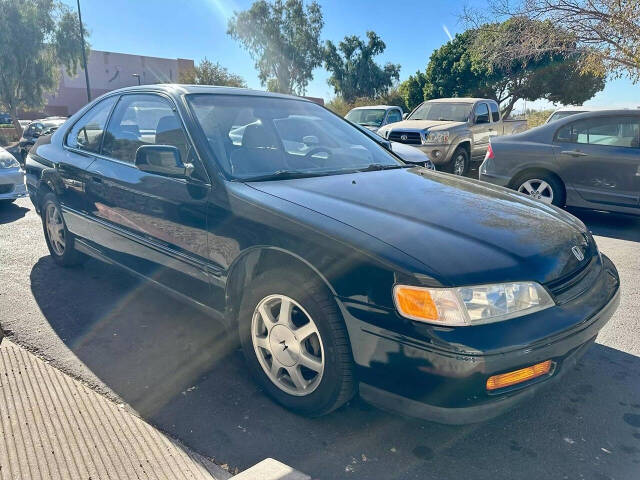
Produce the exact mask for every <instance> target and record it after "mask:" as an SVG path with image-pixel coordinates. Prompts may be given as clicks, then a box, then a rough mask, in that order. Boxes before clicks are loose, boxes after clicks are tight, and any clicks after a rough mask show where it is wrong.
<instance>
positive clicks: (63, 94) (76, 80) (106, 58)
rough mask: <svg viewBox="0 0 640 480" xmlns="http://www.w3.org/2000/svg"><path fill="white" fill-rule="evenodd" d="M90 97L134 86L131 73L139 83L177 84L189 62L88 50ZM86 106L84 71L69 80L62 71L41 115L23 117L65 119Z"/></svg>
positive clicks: (36, 113)
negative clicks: (55, 90)
mask: <svg viewBox="0 0 640 480" xmlns="http://www.w3.org/2000/svg"><path fill="white" fill-rule="evenodd" d="M87 66H88V69H89V83H90V85H91V97H92V99H93V98H96V97H98V96H100V95H102V94H103V93H106V92H110V91H111V90H115V89H118V88H122V87H129V86H131V85H137V84H138V80H137V79H136V78H135V77H134V76H133V74H134V73H136V74H139V75H140V83H141V84H143V85H145V84H153V83H177V82H178V78H179V76H180V73H181V72H183V71H186V70H189V69H192V68H193V67H194V63H193V60H187V59H183V58H178V59H172V58H159V57H145V56H142V55H129V54H126V53H115V52H103V51H100V50H92V51H91V53H90V55H89V58H88V59H87ZM86 103H87V90H86V86H85V76H84V69H81V70H80V71H79V72H78V73H77V75H74V76H73V77H70V76H69V75H67V74H66V72H64V69H63V72H62V78H61V79H60V85H59V87H58V90H57V92H56V93H54V94H52V95H49V97H48V99H47V104H46V107H45V112H26V113H25V116H24V118H36V117H37V116H41V114H42V113H45V114H47V115H63V116H68V115H72V114H74V113H75V112H77V111H78V110H79V109H80V108H82V107H83V106H84V105H85V104H86Z"/></svg>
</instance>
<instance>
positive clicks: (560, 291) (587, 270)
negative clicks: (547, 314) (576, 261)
mask: <svg viewBox="0 0 640 480" xmlns="http://www.w3.org/2000/svg"><path fill="white" fill-rule="evenodd" d="M601 272H602V264H601V263H600V261H599V260H598V257H593V258H592V259H591V261H590V262H589V263H587V264H586V265H584V266H583V267H582V268H581V269H579V270H578V271H576V272H573V273H571V274H570V275H567V276H565V277H562V278H560V279H558V280H554V281H553V282H549V283H548V284H546V287H547V288H548V289H549V291H550V292H551V294H552V295H553V297H554V299H555V301H556V304H557V305H562V304H563V303H567V302H570V301H571V300H573V299H574V298H576V297H579V296H580V295H582V294H583V293H584V292H585V291H587V290H588V289H589V287H591V286H592V285H593V283H594V282H595V281H596V280H597V278H598V276H599V275H600V273H601Z"/></svg>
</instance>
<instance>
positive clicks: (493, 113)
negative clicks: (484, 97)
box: [489, 102, 500, 122]
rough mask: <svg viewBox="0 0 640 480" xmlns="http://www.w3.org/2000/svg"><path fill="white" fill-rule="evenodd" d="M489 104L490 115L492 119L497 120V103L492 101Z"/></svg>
mask: <svg viewBox="0 0 640 480" xmlns="http://www.w3.org/2000/svg"><path fill="white" fill-rule="evenodd" d="M489 105H490V106H491V117H492V118H493V121H494V122H499V121H500V112H499V111H498V105H497V104H495V103H493V102H491V103H490V104H489Z"/></svg>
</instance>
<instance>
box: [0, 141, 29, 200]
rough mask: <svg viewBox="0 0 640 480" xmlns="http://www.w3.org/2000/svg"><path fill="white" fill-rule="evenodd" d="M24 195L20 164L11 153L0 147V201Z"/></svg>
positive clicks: (25, 193) (25, 191)
mask: <svg viewBox="0 0 640 480" xmlns="http://www.w3.org/2000/svg"><path fill="white" fill-rule="evenodd" d="M26 195H27V189H26V186H25V184H24V172H23V171H22V169H21V168H20V164H19V163H18V161H17V160H16V159H15V158H14V156H13V155H11V154H10V153H9V152H7V151H6V150H5V149H4V148H2V147H0V203H9V202H13V201H14V200H15V199H16V198H20V197H25V196H26Z"/></svg>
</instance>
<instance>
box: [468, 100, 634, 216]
mask: <svg viewBox="0 0 640 480" xmlns="http://www.w3.org/2000/svg"><path fill="white" fill-rule="evenodd" d="M639 131H640V111H637V110H608V111H597V112H588V113H581V114H576V115H571V116H570V117H566V118H564V119H562V120H557V121H555V122H552V123H549V124H546V125H543V126H541V127H538V128H535V129H533V130H530V131H528V132H525V133H522V134H520V135H514V136H512V137H506V138H495V139H492V140H491V146H490V148H489V151H488V152H487V158H486V160H485V161H484V163H483V164H482V165H481V167H480V172H479V174H480V180H484V181H486V182H490V183H494V184H496V185H503V186H507V187H510V188H513V189H515V190H517V191H519V192H521V193H524V194H527V195H530V196H532V197H534V198H536V199H538V200H541V201H543V202H545V203H552V204H553V205H556V206H559V207H562V206H564V205H568V206H574V207H584V208H595V209H598V210H609V211H616V212H624V213H633V214H640V136H639V135H640V133H639Z"/></svg>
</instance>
